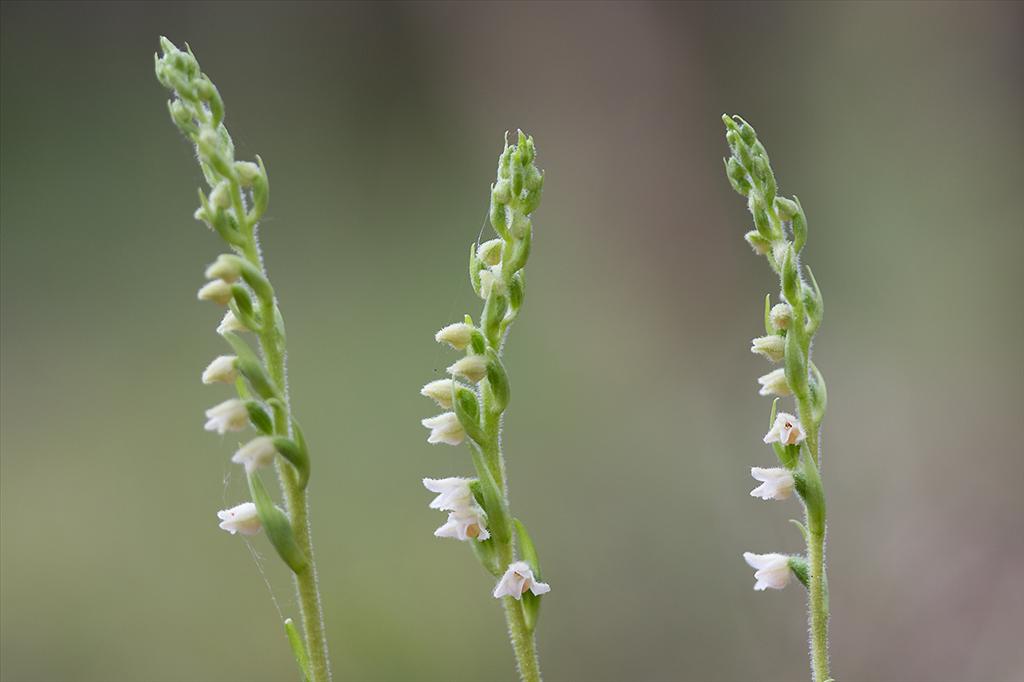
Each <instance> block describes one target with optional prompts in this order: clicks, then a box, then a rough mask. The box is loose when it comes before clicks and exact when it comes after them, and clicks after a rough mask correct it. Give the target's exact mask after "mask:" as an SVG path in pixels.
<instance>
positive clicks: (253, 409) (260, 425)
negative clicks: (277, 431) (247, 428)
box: [245, 400, 274, 436]
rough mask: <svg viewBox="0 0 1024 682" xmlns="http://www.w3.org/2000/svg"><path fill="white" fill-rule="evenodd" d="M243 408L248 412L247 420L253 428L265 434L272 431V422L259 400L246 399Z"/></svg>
mask: <svg viewBox="0 0 1024 682" xmlns="http://www.w3.org/2000/svg"><path fill="white" fill-rule="evenodd" d="M245 409H246V411H248V413H249V422H250V423H251V424H252V425H253V428H255V429H256V430H257V431H259V432H260V433H262V434H264V435H266V436H269V435H271V434H273V433H274V422H273V420H271V418H270V415H269V414H267V411H266V410H264V409H263V406H262V405H260V403H259V401H256V400H246V401H245Z"/></svg>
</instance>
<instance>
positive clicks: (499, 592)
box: [494, 561, 551, 600]
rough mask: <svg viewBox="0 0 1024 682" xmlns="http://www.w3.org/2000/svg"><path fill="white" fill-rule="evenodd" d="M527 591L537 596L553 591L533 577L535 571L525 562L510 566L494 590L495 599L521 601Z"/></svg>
mask: <svg viewBox="0 0 1024 682" xmlns="http://www.w3.org/2000/svg"><path fill="white" fill-rule="evenodd" d="M527 590H529V591H530V592H533V593H534V594H535V595H538V596H539V595H542V594H546V593H548V592H550V591H551V586H550V585H548V584H547V583H542V582H538V581H537V579H536V578H535V577H534V576H533V569H531V568H530V565H529V564H528V563H526V562H525V561H514V562H512V563H511V564H509V565H508V569H507V570H506V571H505V575H503V576H501V580H499V581H498V584H497V585H496V586H495V588H494V598H495V599H501V598H502V597H512V598H513V599H516V600H519V599H522V598H523V593H525V592H526V591H527Z"/></svg>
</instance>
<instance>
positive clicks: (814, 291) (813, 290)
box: [804, 267, 825, 336]
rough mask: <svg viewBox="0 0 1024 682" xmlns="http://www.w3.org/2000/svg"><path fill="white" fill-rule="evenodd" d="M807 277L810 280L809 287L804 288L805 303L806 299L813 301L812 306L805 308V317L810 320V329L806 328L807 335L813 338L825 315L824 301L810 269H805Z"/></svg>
mask: <svg viewBox="0 0 1024 682" xmlns="http://www.w3.org/2000/svg"><path fill="white" fill-rule="evenodd" d="M807 276H808V277H809V278H810V280H811V286H810V287H809V288H807V287H805V289H806V290H805V294H809V295H805V297H804V299H805V301H806V300H808V299H811V300H813V303H814V305H808V306H807V316H808V317H809V318H810V319H811V324H810V327H809V328H808V332H807V333H808V334H809V335H811V336H813V335H814V333H815V332H816V331H818V327H819V326H821V319H822V317H824V315H825V301H824V299H823V298H822V297H821V289H820V288H818V280H816V279H814V273H813V272H812V271H811V269H810V268H809V267H808V268H807Z"/></svg>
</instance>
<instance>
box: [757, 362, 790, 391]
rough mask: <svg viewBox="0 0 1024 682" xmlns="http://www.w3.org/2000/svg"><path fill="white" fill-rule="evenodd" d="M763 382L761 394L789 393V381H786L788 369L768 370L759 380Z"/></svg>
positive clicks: (760, 382)
mask: <svg viewBox="0 0 1024 682" xmlns="http://www.w3.org/2000/svg"><path fill="white" fill-rule="evenodd" d="M757 383H759V384H761V390H760V391H758V393H759V394H760V395H772V394H775V395H789V394H790V393H792V391H790V390H789V383H787V382H786V370H784V369H782V368H781V367H780V368H779V369H776V370H773V371H771V372H768V373H767V374H765V375H764V376H763V377H760V378H759V379H758V380H757Z"/></svg>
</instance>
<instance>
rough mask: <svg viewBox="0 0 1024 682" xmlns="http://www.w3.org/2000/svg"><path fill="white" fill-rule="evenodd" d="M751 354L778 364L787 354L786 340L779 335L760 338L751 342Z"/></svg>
mask: <svg viewBox="0 0 1024 682" xmlns="http://www.w3.org/2000/svg"><path fill="white" fill-rule="evenodd" d="M750 352H751V353H756V354H758V355H762V356H764V357H766V358H768V359H769V360H771V361H772V362H778V361H779V360H781V359H782V358H783V357H785V354H786V340H785V339H784V338H782V337H781V336H778V335H777V334H772V335H770V336H759V337H757V338H756V339H753V340H752V341H751V342H750Z"/></svg>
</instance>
